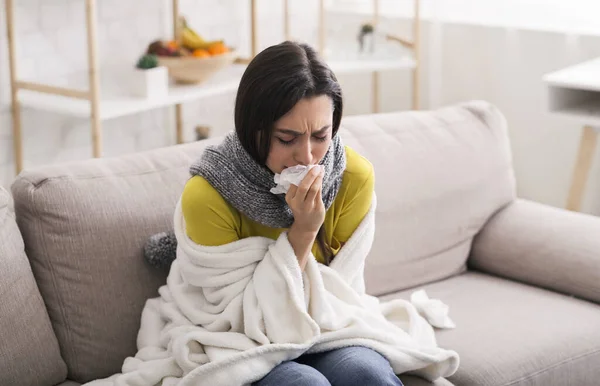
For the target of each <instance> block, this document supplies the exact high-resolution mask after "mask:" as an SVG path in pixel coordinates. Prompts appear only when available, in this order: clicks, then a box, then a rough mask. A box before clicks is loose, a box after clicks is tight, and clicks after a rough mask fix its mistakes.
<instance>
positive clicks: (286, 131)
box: [275, 125, 331, 137]
mask: <svg viewBox="0 0 600 386" xmlns="http://www.w3.org/2000/svg"><path fill="white" fill-rule="evenodd" d="M330 127H331V125H327V126H323V127H321V128H320V129H319V130H317V131H315V132H314V133H313V134H321V133H323V132H324V131H327V129H329V128H330ZM275 131H276V132H278V133H283V134H289V135H293V136H295V137H299V136H301V135H304V133H306V132H304V133H301V132H299V131H296V130H291V129H275Z"/></svg>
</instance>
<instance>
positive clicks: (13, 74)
mask: <svg viewBox="0 0 600 386" xmlns="http://www.w3.org/2000/svg"><path fill="white" fill-rule="evenodd" d="M258 1H259V0H250V2H251V3H250V8H251V10H250V19H251V24H250V26H251V27H250V28H251V31H250V45H251V53H250V57H249V58H240V59H238V60H237V63H243V64H247V63H248V62H249V61H250V60H251V59H252V58H254V57H255V56H256V55H257V54H258V50H259V41H258V34H257V24H258V22H257V19H258ZM282 1H283V2H284V3H283V18H284V23H283V24H284V25H283V29H284V31H283V32H284V37H285V39H286V40H291V39H292V37H291V32H290V24H291V21H290V7H289V1H290V0H282ZM319 1H320V3H319V15H318V17H319V38H318V39H319V41H318V50H319V52H320V53H321V54H322V55H324V52H325V49H326V45H327V42H326V32H325V30H326V29H325V24H326V20H325V19H326V10H325V0H319ZM371 1H373V14H374V22H375V23H378V21H379V12H380V7H379V0H371ZM413 1H414V6H415V15H414V20H413V40H412V41H409V40H406V39H402V38H400V37H397V36H391V35H388V36H387V39H388V40H392V41H397V42H398V43H400V44H402V45H403V46H405V47H406V48H408V49H410V50H412V51H413V61H412V62H410V63H408V62H406V61H402V60H400V59H402V58H400V59H399V60H398V61H396V62H395V63H385V62H383V63H371V64H368V63H367V64H364V63H361V64H356V63H349V64H348V63H344V62H343V61H342V62H337V63H335V64H334V62H332V63H331V66H332V69H333V70H334V71H336V69H338V70H339V71H340V72H345V71H347V72H364V71H371V70H372V74H373V75H372V76H373V78H372V84H373V100H372V109H373V112H378V111H379V73H380V71H381V70H384V69H390V68H394V69H404V68H410V69H412V89H413V93H412V94H413V99H412V108H413V109H415V110H416V109H418V108H419V95H420V93H419V91H420V90H419V89H420V82H419V76H420V69H421V59H420V0H413ZM15 2H16V0H5V7H6V30H7V38H8V51H9V72H10V88H11V115H12V134H13V156H14V164H15V171H16V174H19V173H20V172H21V170H22V169H23V134H22V120H21V109H22V103H21V101H20V99H19V92H20V91H33V92H37V93H42V94H49V95H56V96H60V97H65V98H73V99H77V100H81V101H84V102H85V103H89V119H90V128H91V130H90V132H91V146H92V156H93V157H94V158H98V157H102V153H103V136H102V120H103V118H106V114H105V115H102V111H101V108H102V103H101V102H102V100H101V92H100V69H99V63H98V57H99V53H98V43H97V42H98V39H97V38H98V32H97V29H98V21H97V2H98V0H85V19H86V38H87V39H86V42H87V60H88V68H87V72H88V82H87V83H88V89H87V90H78V89H71V88H68V87H58V86H53V85H47V84H42V83H36V82H27V81H23V80H20V79H18V78H17V60H16V43H15V37H16V32H15V12H14V3H15ZM171 9H172V25H173V37H174V38H176V37H177V33H178V28H177V26H178V22H179V21H178V19H179V16H180V12H179V9H180V8H179V0H171ZM325 60H326V61H327V58H325ZM373 62H376V61H373ZM225 89H228V88H223V90H225ZM214 92H215V93H218V92H222V91H218V90H216V91H214ZM201 94H202V93H198V94H196V96H197V98H196V99H201V98H203V97H205V96H199V95H201ZM205 94H206V93H204V94H202V95H205ZM174 102H175V101H174ZM176 102H177V103H173V104H171V105H174V106H175V141H176V143H178V144H180V143H183V142H184V133H183V106H182V103H181V102H180V100H177V101H176ZM151 108H152V107H149V108H148V109H151ZM137 111H140V110H139V109H138V110H137ZM86 115H87V113H86Z"/></svg>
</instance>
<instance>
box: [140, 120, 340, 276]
mask: <svg viewBox="0 0 600 386" xmlns="http://www.w3.org/2000/svg"><path fill="white" fill-rule="evenodd" d="M319 164H320V165H323V167H324V168H325V176H324V177H323V190H322V197H323V204H324V205H325V210H327V209H329V208H330V207H331V204H333V201H334V200H335V197H336V196H337V193H338V191H339V189H340V186H341V184H342V176H343V173H344V170H345V169H346V153H345V150H344V145H343V143H342V140H341V138H340V136H339V135H336V136H335V137H334V138H333V140H332V142H331V145H330V146H329V149H328V151H327V153H326V154H325V156H324V157H323V159H322V160H321V162H320V163H319ZM190 174H191V175H193V176H195V175H198V176H202V177H203V178H205V179H206V180H207V181H208V182H209V183H210V184H211V185H212V186H213V187H214V188H215V189H216V190H217V192H219V194H221V196H223V198H225V200H226V201H227V202H229V203H230V204H231V205H232V206H233V207H234V208H235V209H237V210H238V211H240V212H241V213H243V214H244V215H246V216H247V217H248V218H250V219H252V220H254V221H256V222H258V223H260V224H263V225H266V226H268V227H272V228H288V227H289V226H291V225H292V223H293V222H294V216H293V214H292V211H291V209H290V208H289V206H288V205H287V203H286V202H285V195H284V194H277V195H276V194H273V193H271V192H270V190H271V188H273V187H275V185H276V184H275V182H274V180H273V178H274V174H273V172H271V171H270V170H269V169H267V168H265V167H262V166H260V165H258V164H257V163H256V161H254V159H253V158H252V157H251V156H250V154H248V153H247V152H246V150H244V148H243V147H242V144H241V143H240V141H239V139H238V137H237V135H236V134H235V132H231V133H230V134H228V135H227V136H226V137H225V139H224V141H223V142H222V143H221V144H219V145H216V146H209V147H207V148H206V149H205V150H204V152H203V154H202V156H201V157H200V159H198V160H197V161H196V162H194V163H193V164H192V165H191V166H190ZM176 248H177V240H176V239H175V235H174V234H173V232H168V233H165V232H163V233H159V234H156V235H153V236H152V237H150V239H149V240H148V242H147V243H146V245H145V248H144V256H145V258H146V260H148V262H150V263H151V264H152V265H154V266H157V267H168V266H170V265H171V263H172V262H173V260H175V257H176V252H177V251H176Z"/></svg>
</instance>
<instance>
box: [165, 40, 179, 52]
mask: <svg viewBox="0 0 600 386" xmlns="http://www.w3.org/2000/svg"><path fill="white" fill-rule="evenodd" d="M167 47H168V48H170V49H172V50H177V49H178V48H179V43H177V41H175V40H170V41H169V42H168V43H167Z"/></svg>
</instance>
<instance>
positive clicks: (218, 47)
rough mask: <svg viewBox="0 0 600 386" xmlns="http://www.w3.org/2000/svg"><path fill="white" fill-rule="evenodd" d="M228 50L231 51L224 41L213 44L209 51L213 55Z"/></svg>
mask: <svg viewBox="0 0 600 386" xmlns="http://www.w3.org/2000/svg"><path fill="white" fill-rule="evenodd" d="M228 51H229V49H228V48H227V46H226V45H225V43H222V42H219V43H215V44H211V46H210V47H208V52H209V53H210V54H211V55H220V54H224V53H226V52H228Z"/></svg>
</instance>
